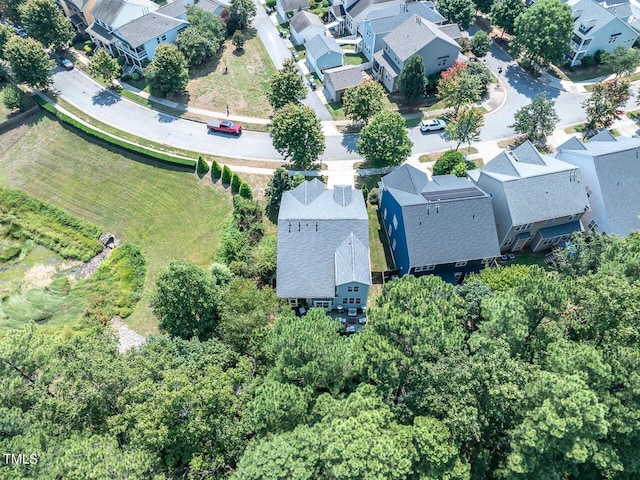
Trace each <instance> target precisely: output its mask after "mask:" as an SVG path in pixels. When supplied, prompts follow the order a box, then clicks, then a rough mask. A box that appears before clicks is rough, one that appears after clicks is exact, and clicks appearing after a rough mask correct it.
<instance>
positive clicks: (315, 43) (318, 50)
mask: <svg viewBox="0 0 640 480" xmlns="http://www.w3.org/2000/svg"><path fill="white" fill-rule="evenodd" d="M304 48H305V49H306V50H307V54H310V55H311V56H312V57H313V58H315V59H316V60H317V59H319V58H320V57H322V56H323V55H326V54H327V53H329V52H334V53H339V54H341V55H342V48H340V45H338V42H336V41H335V39H334V38H333V37H327V36H326V35H316V36H314V37H313V38H310V39H309V40H308V41H307V42H305V44H304Z"/></svg>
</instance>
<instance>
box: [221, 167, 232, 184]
mask: <svg viewBox="0 0 640 480" xmlns="http://www.w3.org/2000/svg"><path fill="white" fill-rule="evenodd" d="M231 175H232V172H231V169H230V168H229V167H227V166H226V165H225V166H224V167H223V168H222V183H224V184H225V185H229V184H230V183H231Z"/></svg>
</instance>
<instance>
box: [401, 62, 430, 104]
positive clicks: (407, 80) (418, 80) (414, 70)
mask: <svg viewBox="0 0 640 480" xmlns="http://www.w3.org/2000/svg"><path fill="white" fill-rule="evenodd" d="M426 86H427V77H426V75H425V73H424V61H423V60H422V57H421V56H419V55H412V56H410V57H409V58H408V59H407V61H406V62H404V65H403V66H402V70H401V71H400V77H399V78H398V89H399V90H400V94H401V95H402V96H403V97H404V98H405V99H406V100H407V102H409V103H415V102H417V101H418V100H420V99H421V98H422V95H423V94H424V91H425V88H426Z"/></svg>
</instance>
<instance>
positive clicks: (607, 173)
mask: <svg viewBox="0 0 640 480" xmlns="http://www.w3.org/2000/svg"><path fill="white" fill-rule="evenodd" d="M594 138H595V137H594ZM613 138H614V141H608V140H607V141H598V140H593V139H591V140H589V141H588V142H586V143H580V146H581V148H577V145H576V144H575V142H574V144H572V145H567V143H569V142H565V144H563V145H561V146H560V147H558V153H556V156H557V157H558V158H559V159H561V160H566V161H571V156H572V155H576V156H580V157H587V158H589V157H590V158H592V159H593V164H594V166H595V171H596V175H597V178H598V183H599V185H600V193H601V194H602V202H603V205H604V209H605V210H606V213H607V217H608V220H609V229H610V231H609V232H608V233H615V234H617V235H620V236H626V235H628V234H629V233H631V232H632V231H634V230H639V229H640V220H639V219H638V215H640V158H639V157H640V139H637V138H625V137H613ZM576 141H577V142H579V141H578V140H577V139H576Z"/></svg>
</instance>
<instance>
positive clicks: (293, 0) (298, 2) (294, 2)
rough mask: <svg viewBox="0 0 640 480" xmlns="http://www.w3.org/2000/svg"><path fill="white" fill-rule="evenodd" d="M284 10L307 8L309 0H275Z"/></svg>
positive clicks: (295, 10)
mask: <svg viewBox="0 0 640 480" xmlns="http://www.w3.org/2000/svg"><path fill="white" fill-rule="evenodd" d="M276 2H277V3H279V4H280V5H281V6H282V9H283V10H284V11H285V12H288V11H294V12H297V11H298V10H309V0H276Z"/></svg>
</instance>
